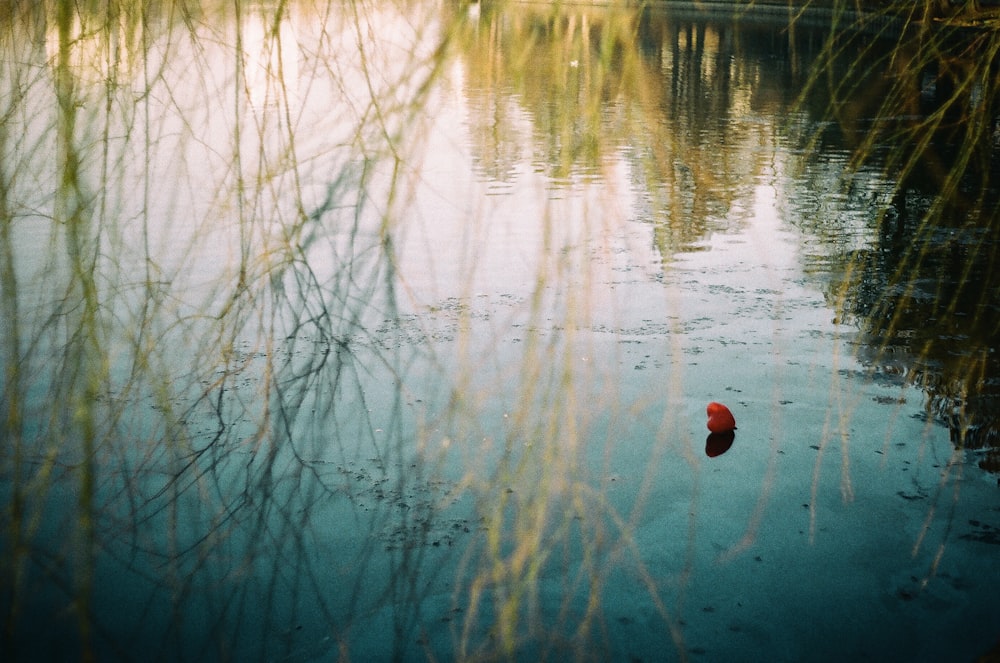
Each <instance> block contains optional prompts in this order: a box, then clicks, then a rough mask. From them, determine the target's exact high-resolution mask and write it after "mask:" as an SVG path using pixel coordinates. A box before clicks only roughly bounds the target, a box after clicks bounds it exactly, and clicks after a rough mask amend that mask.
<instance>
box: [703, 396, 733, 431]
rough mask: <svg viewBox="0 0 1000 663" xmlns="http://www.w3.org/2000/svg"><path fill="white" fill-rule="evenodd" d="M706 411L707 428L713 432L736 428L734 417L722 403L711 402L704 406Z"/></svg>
mask: <svg viewBox="0 0 1000 663" xmlns="http://www.w3.org/2000/svg"><path fill="white" fill-rule="evenodd" d="M706 411H707V412H708V430H710V431H712V432H713V433H725V432H726V431H727V430H736V419H734V418H733V413H732V412H730V411H729V408H728V407H726V406H725V405H723V404H722V403H716V402H714V401H713V402H711V403H709V404H708V407H707V408H706Z"/></svg>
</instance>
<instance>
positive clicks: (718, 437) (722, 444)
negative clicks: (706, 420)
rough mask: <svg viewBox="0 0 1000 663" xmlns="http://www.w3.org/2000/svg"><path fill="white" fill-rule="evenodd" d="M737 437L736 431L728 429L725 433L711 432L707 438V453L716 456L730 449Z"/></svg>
mask: <svg viewBox="0 0 1000 663" xmlns="http://www.w3.org/2000/svg"><path fill="white" fill-rule="evenodd" d="M735 439H736V431H731V430H727V431H726V432H724V433H709V434H708V439H706V440H705V455H706V456H708V457H709V458H715V457H716V456H721V455H722V454H724V453H726V452H727V451H729V447H731V446H733V440H735Z"/></svg>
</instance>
